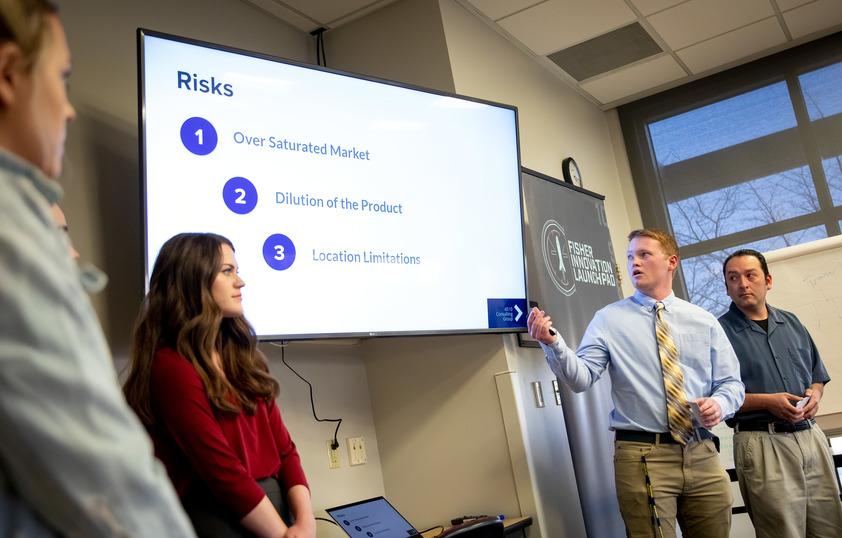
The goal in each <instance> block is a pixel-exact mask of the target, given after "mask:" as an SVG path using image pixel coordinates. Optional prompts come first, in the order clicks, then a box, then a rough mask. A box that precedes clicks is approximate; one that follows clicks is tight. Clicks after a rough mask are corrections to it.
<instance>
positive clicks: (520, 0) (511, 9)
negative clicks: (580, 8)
mask: <svg viewBox="0 0 842 538" xmlns="http://www.w3.org/2000/svg"><path fill="white" fill-rule="evenodd" d="M546 1H547V0H468V3H469V4H471V5H472V6H474V7H475V8H477V9H478V10H479V11H481V12H483V14H485V16H486V17H488V18H489V19H491V20H492V21H496V20H498V19H502V18H503V17H507V16H509V15H511V14H512V13H517V12H518V11H523V10H524V9H526V8H528V7H533V6H535V5H537V4H540V3H542V2H546Z"/></svg>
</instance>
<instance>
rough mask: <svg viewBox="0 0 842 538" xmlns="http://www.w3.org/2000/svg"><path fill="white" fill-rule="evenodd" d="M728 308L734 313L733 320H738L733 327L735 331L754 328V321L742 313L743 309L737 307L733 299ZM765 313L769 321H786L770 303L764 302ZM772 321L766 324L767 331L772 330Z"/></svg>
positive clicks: (776, 322)
mask: <svg viewBox="0 0 842 538" xmlns="http://www.w3.org/2000/svg"><path fill="white" fill-rule="evenodd" d="M728 310H729V311H730V312H731V313H732V314H733V315H734V318H735V322H738V323H739V325H737V324H736V323H735V327H734V329H735V330H737V331H744V330H745V329H748V328H751V329H752V330H754V323H753V322H752V321H751V320H750V319H748V317H746V315H745V314H743V311H742V310H740V309H739V308H737V305H735V304H734V301H731V306H729V307H728ZM766 313H767V315H768V319H769V321H770V322H772V321H773V322H775V324H778V323H786V320H784V319H783V317H782V316H781V315H780V313H779V312H778V310H777V309H776V308H772V305H770V304H769V303H766ZM774 326H775V325H773V324H772V323H770V324H769V325H768V330H767V331H766V332H767V333H770V332H772V327H774Z"/></svg>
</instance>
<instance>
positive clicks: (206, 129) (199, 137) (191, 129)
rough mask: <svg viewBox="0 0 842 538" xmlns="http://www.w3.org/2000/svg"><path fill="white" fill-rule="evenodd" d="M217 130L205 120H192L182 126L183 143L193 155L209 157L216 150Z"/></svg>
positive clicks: (197, 118) (198, 118) (196, 118)
mask: <svg viewBox="0 0 842 538" xmlns="http://www.w3.org/2000/svg"><path fill="white" fill-rule="evenodd" d="M217 141H218V138H217V135H216V129H214V127H213V124H212V123H211V122H209V121H208V120H206V119H205V118H200V117H198V116H197V117H195V118H190V119H189V120H187V121H185V122H184V123H182V124H181V143H182V144H184V147H185V148H187V149H188V150H189V151H190V152H191V153H195V154H196V155H207V154H208V153H210V152H211V151H213V150H215V149H216V143H217Z"/></svg>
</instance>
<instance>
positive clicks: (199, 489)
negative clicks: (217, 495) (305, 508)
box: [181, 477, 294, 538]
mask: <svg viewBox="0 0 842 538" xmlns="http://www.w3.org/2000/svg"><path fill="white" fill-rule="evenodd" d="M257 484H258V485H259V486H260V487H261V488H263V491H264V492H265V493H266V497H268V498H269V501H270V502H271V503H272V505H273V506H274V507H275V510H277V511H278V513H279V514H280V515H281V518H282V519H283V520H284V523H286V524H287V526H289V525H292V524H293V522H294V521H293V519H292V515H291V514H290V512H289V510H288V509H287V506H286V503H285V502H284V495H285V493H286V492H284V491H281V485H280V484H279V483H278V480H277V479H275V478H272V477H269V478H262V479H260V480H258V481H257ZM181 503H182V505H183V506H184V510H185V511H186V512H187V515H188V516H190V521H191V522H192V523H193V528H194V529H195V530H196V535H197V536H198V537H199V538H252V537H253V536H254V534H252V533H251V532H249V531H248V530H247V529H246V528H244V527H243V526H242V525H240V523H239V520H238V519H236V518H235V517H233V516H230V515H229V514H230V510H229V509H228V508H227V507H223V506H221V505H220V504H219V503H218V502H217V500H216V499H214V498H213V495H212V494H211V492H210V490H209V489H208V487H207V486H206V485H205V484H204V483H202V482H200V481H195V482H194V483H193V485H192V486H191V488H190V489H189V490H188V491H187V493H186V494H185V495H184V498H182V499H181Z"/></svg>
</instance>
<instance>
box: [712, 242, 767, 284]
mask: <svg viewBox="0 0 842 538" xmlns="http://www.w3.org/2000/svg"><path fill="white" fill-rule="evenodd" d="M742 256H754V257H755V258H757V261H759V262H760V268H761V269H763V278H766V277H767V276H769V266H768V265H767V264H766V257H765V256H763V254H761V253H759V252H757V251H756V250H753V249H750V248H741V249H740V250H738V251H736V252H734V253H732V254H731V255H730V256H728V257H727V258H725V263H723V264H722V276H724V277H725V278H726V279H727V278H728V275H727V274H726V273H725V267H726V266H727V265H728V262H729V261H731V258H739V257H742Z"/></svg>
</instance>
